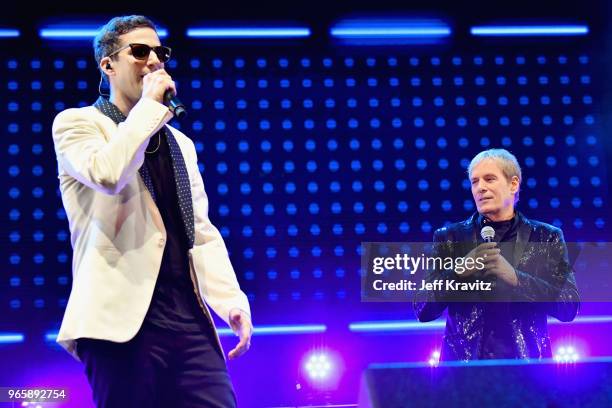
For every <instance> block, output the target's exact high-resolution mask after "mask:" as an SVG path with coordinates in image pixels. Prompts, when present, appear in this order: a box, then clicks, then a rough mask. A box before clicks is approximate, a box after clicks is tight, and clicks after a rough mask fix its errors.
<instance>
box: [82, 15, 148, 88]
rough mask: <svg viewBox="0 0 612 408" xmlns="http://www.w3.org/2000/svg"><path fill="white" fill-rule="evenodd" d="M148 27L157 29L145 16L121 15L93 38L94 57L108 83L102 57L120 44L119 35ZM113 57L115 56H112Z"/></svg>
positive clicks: (103, 27)
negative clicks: (101, 63) (101, 64)
mask: <svg viewBox="0 0 612 408" xmlns="http://www.w3.org/2000/svg"><path fill="white" fill-rule="evenodd" d="M141 27H148V28H152V29H153V30H156V28H155V24H154V23H153V22H152V21H151V20H150V19H148V18H147V17H145V16H137V15H132V16H119V17H115V18H112V19H111V20H110V21H109V22H108V23H106V24H105V25H104V26H102V28H100V31H99V32H98V34H97V35H96V37H95V38H94V40H93V49H94V57H95V58H96V63H97V65H98V69H100V72H102V77H103V78H104V80H105V81H106V82H107V83H108V78H107V76H106V74H105V73H104V71H102V69H101V68H100V61H101V60H102V58H104V57H106V56H107V55H109V54H111V53H112V52H113V51H115V50H116V49H117V48H119V46H120V41H119V37H120V36H122V35H123V34H126V33H129V32H130V31H133V30H135V29H137V28H141ZM111 58H113V57H111Z"/></svg>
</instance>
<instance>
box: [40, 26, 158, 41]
mask: <svg viewBox="0 0 612 408" xmlns="http://www.w3.org/2000/svg"><path fill="white" fill-rule="evenodd" d="M98 32H99V29H98V28H42V29H40V31H39V36H40V37H41V38H48V39H54V40H89V39H93V38H94V37H95V36H96V35H97V34H98ZM157 35H158V36H159V38H165V37H167V36H168V30H166V29H164V28H161V29H158V30H157Z"/></svg>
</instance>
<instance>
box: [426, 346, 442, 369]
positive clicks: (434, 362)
mask: <svg viewBox="0 0 612 408" xmlns="http://www.w3.org/2000/svg"><path fill="white" fill-rule="evenodd" d="M428 363H429V365H430V366H432V367H437V366H438V364H439V363H440V352H439V351H438V350H434V351H432V353H431V356H430V357H429V360H428Z"/></svg>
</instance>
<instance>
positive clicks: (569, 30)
mask: <svg viewBox="0 0 612 408" xmlns="http://www.w3.org/2000/svg"><path fill="white" fill-rule="evenodd" d="M470 33H471V34H472V35H476V36H498V37H505V36H508V37H514V36H564V35H586V34H588V33H589V27H588V26H584V25H554V26H553V25H549V26H474V27H472V28H470Z"/></svg>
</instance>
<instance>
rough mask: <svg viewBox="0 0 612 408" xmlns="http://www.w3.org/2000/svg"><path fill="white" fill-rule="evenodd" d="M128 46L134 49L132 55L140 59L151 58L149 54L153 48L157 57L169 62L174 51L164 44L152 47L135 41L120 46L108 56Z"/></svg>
mask: <svg viewBox="0 0 612 408" xmlns="http://www.w3.org/2000/svg"><path fill="white" fill-rule="evenodd" d="M128 47H129V48H131V49H132V55H133V56H134V58H136V59H138V60H146V59H149V55H150V54H151V50H153V51H154V52H155V54H156V55H157V58H158V59H159V60H160V61H161V62H168V61H170V54H171V52H172V50H171V49H170V47H165V46H163V45H158V46H157V47H151V46H148V45H147V44H136V43H133V44H128V45H125V46H123V47H121V48H119V49H118V50H115V51H113V52H111V53H110V54H108V55H107V57H112V56H113V55H115V54H117V53H118V52H120V51H123V50H125V49H126V48H128Z"/></svg>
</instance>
